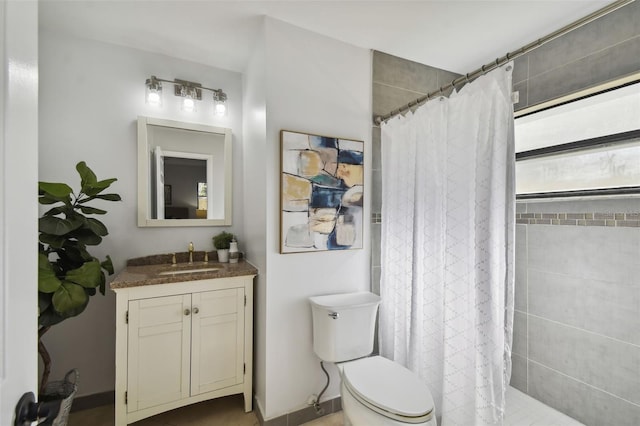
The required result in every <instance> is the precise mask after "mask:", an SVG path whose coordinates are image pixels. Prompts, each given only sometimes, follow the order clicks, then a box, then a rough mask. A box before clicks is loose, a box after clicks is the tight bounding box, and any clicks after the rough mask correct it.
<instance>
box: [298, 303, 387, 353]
mask: <svg viewBox="0 0 640 426" xmlns="http://www.w3.org/2000/svg"><path fill="white" fill-rule="evenodd" d="M309 301H310V302H311V312H312V316H313V350H314V352H315V353H316V355H318V357H319V358H320V359H321V360H323V361H330V362H341V361H348V360H351V359H356V358H362V357H365V356H367V355H370V354H371V352H373V338H374V331H375V324H376V313H377V311H378V305H379V304H380V296H378V295H376V294H373V293H370V292H359V293H342V294H330V295H326V296H315V297H310V298H309Z"/></svg>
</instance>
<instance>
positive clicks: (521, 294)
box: [514, 225, 528, 312]
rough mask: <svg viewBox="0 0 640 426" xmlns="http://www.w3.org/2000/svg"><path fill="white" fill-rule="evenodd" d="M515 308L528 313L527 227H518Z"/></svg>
mask: <svg viewBox="0 0 640 426" xmlns="http://www.w3.org/2000/svg"><path fill="white" fill-rule="evenodd" d="M515 250H516V253H515V285H514V287H515V288H514V307H515V309H517V310H519V311H522V312H527V303H528V299H527V265H528V261H527V226H526V225H516V248H515Z"/></svg>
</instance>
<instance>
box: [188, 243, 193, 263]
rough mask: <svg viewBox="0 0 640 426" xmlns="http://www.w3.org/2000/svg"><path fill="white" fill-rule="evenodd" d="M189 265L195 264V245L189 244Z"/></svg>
mask: <svg viewBox="0 0 640 426" xmlns="http://www.w3.org/2000/svg"><path fill="white" fill-rule="evenodd" d="M189 263H193V243H189Z"/></svg>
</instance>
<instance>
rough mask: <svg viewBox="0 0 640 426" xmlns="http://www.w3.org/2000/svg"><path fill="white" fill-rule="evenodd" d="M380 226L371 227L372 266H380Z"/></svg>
mask: <svg viewBox="0 0 640 426" xmlns="http://www.w3.org/2000/svg"><path fill="white" fill-rule="evenodd" d="M381 232H382V225H380V224H377V223H376V224H372V225H371V264H372V265H373V266H380V239H381V236H380V235H381Z"/></svg>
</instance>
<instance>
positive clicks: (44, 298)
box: [38, 291, 52, 315]
mask: <svg viewBox="0 0 640 426" xmlns="http://www.w3.org/2000/svg"><path fill="white" fill-rule="evenodd" d="M51 297H52V294H51V293H43V292H41V291H39V292H38V315H40V314H41V313H43V312H44V311H46V310H47V309H48V308H49V306H51Z"/></svg>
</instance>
